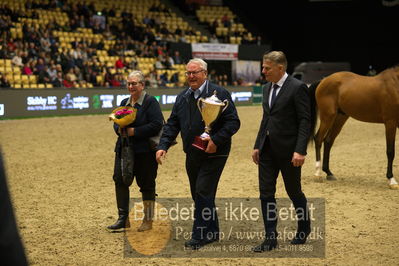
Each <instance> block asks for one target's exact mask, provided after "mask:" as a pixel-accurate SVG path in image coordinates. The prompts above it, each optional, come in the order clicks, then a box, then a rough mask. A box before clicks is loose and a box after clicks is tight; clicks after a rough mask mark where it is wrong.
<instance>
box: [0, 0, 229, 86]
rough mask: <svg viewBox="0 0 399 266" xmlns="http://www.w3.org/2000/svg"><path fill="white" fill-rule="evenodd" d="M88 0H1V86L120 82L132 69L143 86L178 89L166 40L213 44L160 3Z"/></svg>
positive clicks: (177, 59)
mask: <svg viewBox="0 0 399 266" xmlns="http://www.w3.org/2000/svg"><path fill="white" fill-rule="evenodd" d="M88 1H89V0H88ZM88 1H87V2H86V1H78V2H77V1H71V0H69V1H66V0H65V1H63V0H33V1H31V0H18V1H16V2H9V1H6V0H0V87H14V88H35V87H38V88H43V87H47V88H48V87H64V88H87V87H97V86H99V87H121V86H125V85H126V81H125V78H126V75H127V73H129V72H130V71H131V70H133V69H140V70H142V71H143V73H144V74H145V76H146V82H147V85H148V86H151V87H171V86H182V85H184V80H185V79H184V64H185V63H186V60H187V59H185V58H182V57H181V56H180V54H179V51H171V50H170V49H169V48H168V44H169V43H170V42H189V41H206V42H209V41H210V42H219V39H218V38H217V37H216V35H215V34H216V30H215V32H214V35H213V36H212V38H211V39H210V40H208V39H207V38H206V36H201V34H200V33H198V32H197V31H195V30H194V29H192V28H191V27H190V26H189V25H188V24H187V23H184V22H181V19H180V18H176V15H175V14H174V13H173V12H172V11H171V10H170V9H169V8H167V7H166V6H165V5H163V4H161V3H160V2H159V0H148V1H145V0H143V1H125V2H124V1H122V0H117V1H116V2H115V3H114V4H115V6H117V4H118V3H119V4H121V5H122V6H119V7H118V8H116V7H115V6H114V4H113V3H110V2H105V1H103V2H101V1H100V0H97V2H94V3H93V2H88ZM226 21H227V19H224V20H222V23H227V22H226ZM171 23H172V24H171ZM173 23H175V24H173ZM222 41H223V40H222ZM216 82H217V83H220V84H221V85H224V86H225V85H227V82H228V81H227V79H226V78H225V77H220V78H219V77H218V79H217V80H216Z"/></svg>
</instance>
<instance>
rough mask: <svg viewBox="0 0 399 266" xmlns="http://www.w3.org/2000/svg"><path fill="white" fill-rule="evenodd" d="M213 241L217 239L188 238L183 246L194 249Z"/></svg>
mask: <svg viewBox="0 0 399 266" xmlns="http://www.w3.org/2000/svg"><path fill="white" fill-rule="evenodd" d="M215 241H217V239H200V240H199V239H190V240H188V241H186V242H185V243H184V246H185V247H186V248H191V249H193V250H196V249H200V248H201V247H203V246H205V245H207V244H210V243H212V242H215Z"/></svg>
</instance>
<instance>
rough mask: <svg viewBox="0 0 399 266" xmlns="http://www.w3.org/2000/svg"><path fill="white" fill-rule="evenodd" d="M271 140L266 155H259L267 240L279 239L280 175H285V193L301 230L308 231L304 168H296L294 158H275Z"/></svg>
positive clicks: (264, 152)
mask: <svg viewBox="0 0 399 266" xmlns="http://www.w3.org/2000/svg"><path fill="white" fill-rule="evenodd" d="M274 154H275V153H273V150H272V148H271V145H270V139H269V138H267V139H266V141H265V146H264V148H263V150H262V153H261V154H260V156H259V192H260V199H261V206H262V215H263V221H264V226H265V233H266V237H269V238H274V237H276V236H277V220H278V217H277V216H276V213H277V206H276V199H275V194H276V182H277V177H278V174H279V172H280V171H281V174H282V176H283V180H284V186H285V190H286V191H287V194H288V196H289V198H290V199H291V201H292V202H293V204H294V207H295V211H296V213H297V215H298V217H302V218H301V219H300V220H298V230H299V231H301V230H302V231H303V230H308V228H309V227H310V220H309V219H308V218H309V216H308V211H309V210H308V207H307V199H306V196H305V194H304V193H303V192H302V187H301V167H294V166H293V165H292V163H291V159H292V158H291V157H288V156H287V158H280V157H277V156H275V155H274Z"/></svg>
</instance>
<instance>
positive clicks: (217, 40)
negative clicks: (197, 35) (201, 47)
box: [209, 34, 219, 43]
mask: <svg viewBox="0 0 399 266" xmlns="http://www.w3.org/2000/svg"><path fill="white" fill-rule="evenodd" d="M209 42H210V43H219V39H218V38H217V37H216V35H215V34H212V36H211V37H210V38H209Z"/></svg>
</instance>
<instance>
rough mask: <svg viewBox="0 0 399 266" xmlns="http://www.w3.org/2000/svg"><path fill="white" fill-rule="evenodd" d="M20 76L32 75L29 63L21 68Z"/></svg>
mask: <svg viewBox="0 0 399 266" xmlns="http://www.w3.org/2000/svg"><path fill="white" fill-rule="evenodd" d="M22 74H23V75H32V74H33V71H32V69H31V68H30V63H29V62H28V63H26V64H25V65H24V67H23V68H22Z"/></svg>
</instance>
